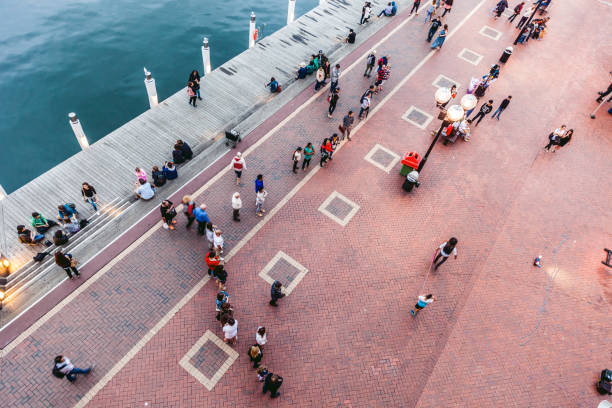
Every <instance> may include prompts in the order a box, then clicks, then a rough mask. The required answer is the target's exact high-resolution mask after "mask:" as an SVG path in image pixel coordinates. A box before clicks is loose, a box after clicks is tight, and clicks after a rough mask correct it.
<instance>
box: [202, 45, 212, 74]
mask: <svg viewBox="0 0 612 408" xmlns="http://www.w3.org/2000/svg"><path fill="white" fill-rule="evenodd" d="M202 61H203V62H204V73H205V74H210V71H211V67H210V47H209V46H208V38H206V37H204V43H203V44H202Z"/></svg>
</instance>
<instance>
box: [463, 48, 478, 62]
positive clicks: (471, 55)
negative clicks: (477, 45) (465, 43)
mask: <svg viewBox="0 0 612 408" xmlns="http://www.w3.org/2000/svg"><path fill="white" fill-rule="evenodd" d="M458 57H459V58H461V59H462V60H464V61H467V62H469V63H470V64H472V65H478V64H479V63H480V61H481V60H482V55H480V54H478V53H476V52H474V51H472V50H470V49H468V48H464V49H463V50H461V52H460V53H459V55H458Z"/></svg>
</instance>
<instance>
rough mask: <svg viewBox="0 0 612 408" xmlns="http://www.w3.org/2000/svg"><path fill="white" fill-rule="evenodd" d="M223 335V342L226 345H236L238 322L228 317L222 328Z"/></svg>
mask: <svg viewBox="0 0 612 408" xmlns="http://www.w3.org/2000/svg"><path fill="white" fill-rule="evenodd" d="M223 335H224V337H225V338H224V339H223V341H225V342H226V343H228V344H236V342H237V341H238V320H236V319H234V318H233V317H230V318H229V320H228V321H227V323H225V325H224V326H223Z"/></svg>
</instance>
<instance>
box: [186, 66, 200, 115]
mask: <svg viewBox="0 0 612 408" xmlns="http://www.w3.org/2000/svg"><path fill="white" fill-rule="evenodd" d="M187 95H188V96H189V104H190V105H193V107H194V108H195V107H196V100H197V99H199V100H202V96H200V73H199V72H198V71H197V70H196V69H194V70H193V71H191V74H189V80H188V81H187Z"/></svg>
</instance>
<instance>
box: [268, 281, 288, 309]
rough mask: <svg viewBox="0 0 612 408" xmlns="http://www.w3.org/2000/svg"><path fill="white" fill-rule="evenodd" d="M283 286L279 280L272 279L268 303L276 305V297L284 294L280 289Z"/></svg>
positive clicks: (278, 297) (281, 296)
mask: <svg viewBox="0 0 612 408" xmlns="http://www.w3.org/2000/svg"><path fill="white" fill-rule="evenodd" d="M282 288H283V284H282V283H280V282H279V281H274V283H273V284H272V287H271V288H270V297H271V300H270V305H272V306H278V304H276V301H277V300H278V299H281V298H284V297H285V294H284V293H283V291H282Z"/></svg>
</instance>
